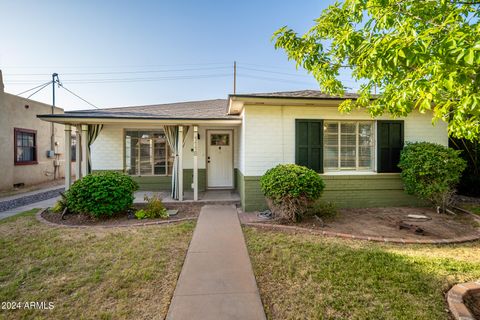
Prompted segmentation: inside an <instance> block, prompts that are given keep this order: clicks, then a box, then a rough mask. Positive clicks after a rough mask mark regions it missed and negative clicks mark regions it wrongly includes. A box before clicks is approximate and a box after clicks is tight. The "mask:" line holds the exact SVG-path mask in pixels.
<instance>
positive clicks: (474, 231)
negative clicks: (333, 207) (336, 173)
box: [242, 207, 480, 242]
mask: <svg viewBox="0 0 480 320" xmlns="http://www.w3.org/2000/svg"><path fill="white" fill-rule="evenodd" d="M409 214H415V215H425V216H427V217H429V218H430V219H429V220H427V221H418V220H415V221H414V220H409V219H407V215H409ZM244 215H245V216H244V217H243V218H242V220H243V221H242V222H246V223H253V224H255V223H261V224H262V225H268V224H271V225H281V226H287V227H288V228H292V227H293V228H301V229H306V230H312V231H315V232H324V233H325V234H327V235H333V234H334V233H336V234H339V235H345V236H348V235H354V236H356V237H361V238H370V237H371V238H386V239H398V240H401V239H404V240H412V241H422V240H427V241H430V240H449V239H459V238H465V237H472V238H474V237H475V236H480V228H479V227H480V223H479V221H478V220H476V219H475V218H474V217H472V216H471V215H468V214H462V213H459V214H457V215H447V214H438V213H436V211H435V210H433V209H430V208H413V207H399V208H360V209H359V208H355V209H340V210H338V214H337V215H336V216H335V217H334V218H330V219H325V220H324V225H322V223H321V221H318V220H317V219H315V218H313V217H311V218H307V219H305V220H303V221H301V222H298V223H293V222H288V221H278V220H270V221H268V220H267V221H265V220H258V219H252V216H251V214H250V213H246V214H244ZM400 221H404V222H405V223H407V224H412V225H415V226H418V227H420V228H422V229H423V230H424V234H423V235H420V234H416V233H415V232H414V230H411V229H400V228H399V223H400ZM393 242H395V241H393ZM398 242H401V241H398Z"/></svg>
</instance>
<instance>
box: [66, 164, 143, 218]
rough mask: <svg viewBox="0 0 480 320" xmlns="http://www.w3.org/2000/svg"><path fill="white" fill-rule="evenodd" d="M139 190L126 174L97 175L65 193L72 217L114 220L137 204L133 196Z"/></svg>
mask: <svg viewBox="0 0 480 320" xmlns="http://www.w3.org/2000/svg"><path fill="white" fill-rule="evenodd" d="M137 189H138V185H137V183H136V182H135V181H133V179H132V178H131V177H130V176H127V175H125V174H123V173H118V172H113V171H105V172H99V173H93V174H89V175H87V176H85V177H83V178H82V179H80V180H78V181H75V183H74V184H73V185H72V186H71V187H70V189H68V191H67V192H66V193H65V197H66V206H67V208H68V210H69V211H70V212H72V213H85V214H89V215H91V216H92V217H96V218H100V217H110V216H113V215H115V214H116V213H119V212H122V211H125V210H127V209H128V208H129V207H130V206H131V205H132V204H133V200H134V195H133V192H134V191H135V190H137Z"/></svg>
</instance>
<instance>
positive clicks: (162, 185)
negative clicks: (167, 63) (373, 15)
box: [40, 90, 448, 210]
mask: <svg viewBox="0 0 480 320" xmlns="http://www.w3.org/2000/svg"><path fill="white" fill-rule="evenodd" d="M346 98H351V99H355V98H356V96H355V95H353V94H349V95H346V96H345V97H341V98H340V97H332V96H328V95H325V94H322V93H320V92H318V91H311V90H307V91H296V92H279V93H267V94H246V95H244V94H239V95H230V96H229V97H228V99H227V100H222V99H217V100H207V101H193V102H185V103H172V104H162V105H151V106H138V107H126V108H111V109H101V110H87V111H76V112H66V113H65V114H63V115H43V116H40V118H42V119H43V120H46V121H53V122H57V123H62V124H65V125H66V130H69V128H71V126H77V127H78V128H79V129H80V130H78V131H79V132H83V141H89V139H88V136H89V135H88V130H93V129H95V128H96V129H100V125H101V130H100V132H99V134H98V137H96V139H94V141H93V142H91V143H90V149H91V170H92V171H99V170H117V171H122V172H125V173H127V174H130V175H132V176H134V177H135V179H136V180H137V181H138V182H139V184H140V186H141V188H144V189H148V190H163V189H165V190H168V189H170V188H171V185H172V184H171V181H172V172H173V171H174V170H173V169H172V168H173V167H175V164H176V163H177V164H179V169H178V172H179V177H177V180H175V177H174V178H173V180H174V181H178V183H179V190H184V191H189V190H193V195H194V199H198V192H199V191H203V190H206V189H234V190H237V191H238V193H239V194H240V197H241V201H242V206H243V208H244V209H245V210H255V209H261V208H262V207H264V206H265V202H264V198H263V196H262V194H261V192H260V189H259V182H258V180H259V178H260V177H261V176H262V175H263V174H264V173H265V171H266V170H268V169H269V168H271V167H273V166H275V165H277V164H280V163H298V164H301V165H306V166H309V167H311V168H312V169H314V170H316V171H317V172H318V173H319V174H321V175H322V177H323V178H324V180H325V181H326V185H327V187H326V189H325V194H324V197H326V198H328V199H331V200H332V201H335V202H337V203H338V204H339V205H340V206H381V205H409V204H412V202H416V199H414V198H412V197H410V196H407V195H405V193H404V192H403V186H402V184H401V181H400V176H399V173H398V171H399V170H398V167H397V166H396V165H397V163H398V157H399V152H400V150H401V148H402V147H403V144H404V143H405V142H407V141H411V142H415V141H428V142H434V143H438V144H441V145H448V134H447V125H446V123H443V122H439V123H437V124H436V125H432V121H431V114H428V113H426V114H420V113H418V112H414V113H412V114H411V115H409V116H408V117H406V118H401V119H391V118H390V117H389V116H382V117H378V118H375V119H372V118H371V117H370V115H368V114H367V113H366V112H365V111H355V112H352V113H351V114H342V113H340V112H339V111H338V105H339V103H341V101H342V100H343V99H346ZM172 128H174V129H175V130H177V131H176V132H178V134H177V135H175V137H176V138H177V139H178V141H183V147H182V148H178V149H177V150H173V149H174V147H172V146H173V145H172V141H171V140H172V137H171V136H169V134H167V133H168V132H169V130H170V129H172ZM82 129H83V131H82ZM66 137H67V139H68V137H69V135H68V134H67V135H66ZM169 137H170V138H169ZM87 144H88V143H83V144H82V143H81V145H82V154H83V155H84V156H83V158H84V159H88V148H87ZM76 170H77V171H79V172H80V174H82V173H83V174H87V173H88V172H89V169H88V165H87V164H86V161H77V169H76ZM69 183H70V182H69V181H67V187H68V185H69ZM347 194H348V196H346V195H347ZM178 196H179V200H183V192H180V193H179V195H178Z"/></svg>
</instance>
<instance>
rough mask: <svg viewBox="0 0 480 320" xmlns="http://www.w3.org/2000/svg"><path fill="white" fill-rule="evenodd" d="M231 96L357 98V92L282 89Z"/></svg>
mask: <svg viewBox="0 0 480 320" xmlns="http://www.w3.org/2000/svg"><path fill="white" fill-rule="evenodd" d="M230 97H240V98H241V97H256V98H293V99H304V98H307V99H357V98H358V94H356V93H345V94H344V95H343V96H334V95H329V94H326V93H323V92H321V91H319V90H299V91H281V92H266V93H249V94H233V95H230Z"/></svg>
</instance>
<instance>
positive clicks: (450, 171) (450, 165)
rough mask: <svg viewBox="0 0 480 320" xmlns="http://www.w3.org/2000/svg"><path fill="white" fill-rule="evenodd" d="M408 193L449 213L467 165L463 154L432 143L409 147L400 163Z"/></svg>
mask: <svg viewBox="0 0 480 320" xmlns="http://www.w3.org/2000/svg"><path fill="white" fill-rule="evenodd" d="M398 166H399V167H400V169H402V173H401V176H402V180H403V183H404V185H405V190H406V191H407V193H409V194H414V195H416V196H418V197H419V198H421V199H424V200H427V201H429V202H431V203H432V204H433V205H434V206H436V207H437V210H438V209H439V208H440V207H441V208H442V210H443V211H445V209H446V207H447V206H448V205H450V203H451V201H452V197H453V195H454V193H455V186H456V184H457V183H458V182H459V180H460V176H461V174H462V171H463V170H464V169H465V167H466V162H465V160H463V159H462V158H461V157H460V151H457V150H453V149H451V148H448V147H444V146H441V145H439V144H434V143H429V142H416V143H407V144H406V145H405V147H404V149H403V150H402V153H401V156H400V163H399V165H398Z"/></svg>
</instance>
